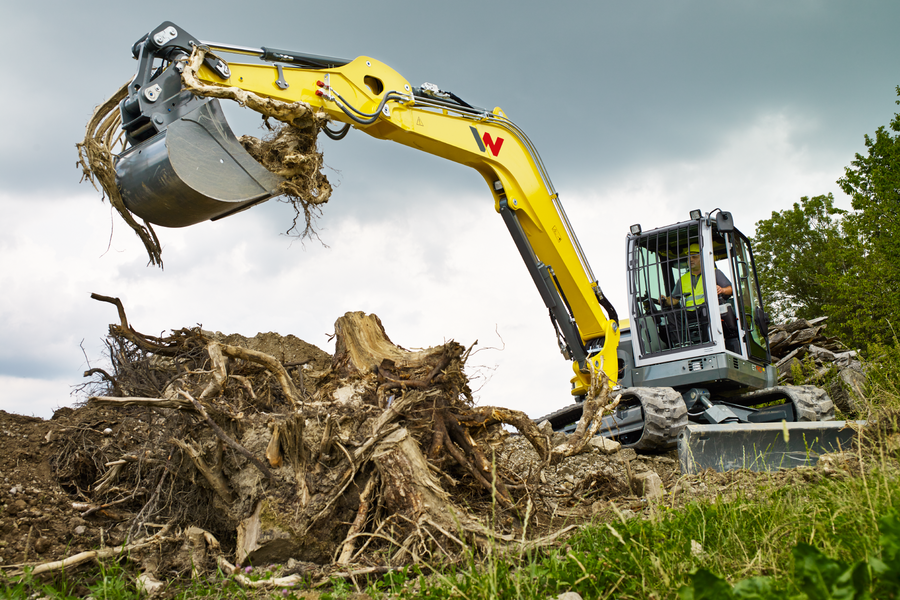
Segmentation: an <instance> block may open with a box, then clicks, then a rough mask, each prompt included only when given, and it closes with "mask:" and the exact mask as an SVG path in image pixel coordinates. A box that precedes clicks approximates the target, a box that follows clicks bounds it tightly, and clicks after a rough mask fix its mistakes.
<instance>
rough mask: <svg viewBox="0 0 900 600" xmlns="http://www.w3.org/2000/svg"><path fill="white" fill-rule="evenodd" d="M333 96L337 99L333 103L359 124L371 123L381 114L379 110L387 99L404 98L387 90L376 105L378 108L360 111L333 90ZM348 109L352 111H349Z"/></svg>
mask: <svg viewBox="0 0 900 600" xmlns="http://www.w3.org/2000/svg"><path fill="white" fill-rule="evenodd" d="M335 98H337V99H338V100H336V101H335V104H337V105H338V107H340V109H341V110H342V111H344V114H345V115H347V116H348V117H350V118H351V119H353V121H355V122H356V123H359V124H360V125H371V124H372V123H374V122H375V121H376V120H377V119H378V117H379V116H380V115H381V110H382V109H383V108H384V105H385V104H387V101H388V100H403V99H404V98H405V96H401V95H399V94H395V92H388V93H387V94H385V96H384V99H382V101H381V104H379V105H378V110H377V111H375V112H374V113H364V112H361V111H360V110H359V109H357V108H354V107H353V106H351V105H350V104H349V103H348V102H347V101H346V100H344V99H343V98H341V96H340V95H339V94H338V93H337V92H335ZM350 111H353V112H350ZM354 113H356V114H354ZM357 115H361V116H364V117H368V118H366V119H361V118H360V117H359V116H357Z"/></svg>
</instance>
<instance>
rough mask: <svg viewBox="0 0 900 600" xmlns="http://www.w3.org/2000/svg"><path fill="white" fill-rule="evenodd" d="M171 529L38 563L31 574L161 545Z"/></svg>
mask: <svg viewBox="0 0 900 600" xmlns="http://www.w3.org/2000/svg"><path fill="white" fill-rule="evenodd" d="M171 530H172V528H171V525H167V526H166V527H164V528H163V529H162V530H160V531H159V532H158V533H156V534H155V535H152V536H150V537H148V538H144V539H141V540H138V541H136V542H133V543H131V544H128V545H125V546H121V547H115V548H103V549H100V550H91V551H89V552H79V553H78V554H75V555H74V556H70V557H68V558H65V559H63V560H55V561H52V562H48V563H42V564H39V565H36V566H35V567H34V568H32V569H31V575H32V576H37V575H41V574H42V573H47V572H49V571H57V570H60V569H70V568H72V567H74V566H77V565H80V564H82V563H85V562H88V561H90V560H101V559H104V558H110V557H113V556H123V555H127V554H128V553H129V552H134V551H136V550H141V549H144V548H147V547H148V546H151V545H159V544H161V543H163V542H164V541H165V540H166V539H167V536H168V535H169V533H170V532H171ZM9 574H10V575H12V576H19V575H22V574H24V571H11V572H10V573H9Z"/></svg>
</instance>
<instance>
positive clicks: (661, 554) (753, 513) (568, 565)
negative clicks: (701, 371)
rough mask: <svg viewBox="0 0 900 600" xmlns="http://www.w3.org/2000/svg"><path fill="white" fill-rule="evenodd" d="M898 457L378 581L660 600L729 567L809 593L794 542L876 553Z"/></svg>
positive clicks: (449, 591)
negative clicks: (858, 471)
mask: <svg viewBox="0 0 900 600" xmlns="http://www.w3.org/2000/svg"><path fill="white" fill-rule="evenodd" d="M895 458H896V457H895ZM895 464H896V462H895V461H894V460H892V459H888V457H884V458H883V459H881V460H879V461H878V465H877V467H876V469H875V470H873V471H871V472H869V473H867V474H866V475H865V476H864V477H853V478H847V479H840V480H832V479H822V480H820V481H817V482H812V483H804V484H802V485H788V486H782V487H777V486H775V485H774V484H775V482H776V480H775V478H774V477H773V478H772V486H771V488H770V489H765V488H764V489H756V490H753V491H752V494H753V496H752V497H749V496H748V495H747V494H744V493H742V492H740V491H735V492H733V493H732V494H731V495H730V496H729V497H728V498H725V497H721V496H720V497H717V498H714V499H711V500H704V501H697V502H692V503H690V504H688V505H687V506H684V507H682V508H679V509H667V508H665V507H660V508H659V509H658V510H657V513H656V516H655V517H653V518H650V519H646V520H643V519H637V518H632V519H624V518H620V519H618V520H617V521H615V522H610V523H596V524H592V525H590V526H587V527H585V528H584V529H582V530H580V531H579V532H578V533H577V534H576V535H574V536H573V537H571V538H570V539H569V540H568V541H567V543H566V545H565V546H564V547H563V548H561V549H557V550H553V551H549V552H542V553H534V554H529V555H526V556H522V557H519V556H506V555H496V556H493V557H491V558H490V559H488V560H486V561H480V560H478V559H476V558H472V557H470V560H469V564H468V565H464V568H462V569H457V570H450V571H447V572H444V573H442V574H439V575H430V576H428V577H425V578H420V579H418V580H417V581H414V580H413V578H412V575H413V574H412V573H410V574H408V575H407V576H406V577H396V576H395V578H394V580H392V581H386V582H385V583H384V584H383V585H382V586H379V587H380V590H381V591H382V592H383V593H385V594H395V595H398V596H400V597H402V598H469V599H487V598H500V599H504V598H510V599H513V598H547V597H555V596H556V595H557V594H560V593H562V592H567V591H574V592H577V593H579V594H581V596H582V597H583V598H622V599H626V598H659V599H662V598H677V597H679V596H678V590H679V588H682V587H683V586H689V584H691V581H692V579H693V578H696V577H697V575H693V576H692V573H696V572H698V571H699V572H700V576H701V577H702V576H703V574H704V573H708V574H710V575H712V574H718V575H720V576H721V575H727V577H724V578H723V580H722V583H723V584H725V583H726V582H728V587H729V589H730V585H731V584H733V583H735V582H738V581H741V580H744V579H747V578H750V577H755V576H765V577H767V578H768V580H767V581H768V585H769V586H770V587H771V588H772V589H774V590H776V592H777V594H776V595H775V596H771V597H772V598H776V597H778V598H787V597H797V598H806V597H807V596H804V595H803V593H804V588H805V587H808V582H806V580H805V579H804V577H805V575H804V574H803V573H798V572H797V570H796V569H795V562H796V561H795V548H797V547H798V545H801V546H802V547H805V546H804V545H809V546H810V547H812V548H813V549H815V550H816V551H818V552H819V553H820V555H821V557H822V561H824V560H825V558H827V559H828V560H832V561H833V562H834V563H835V564H838V565H844V564H846V565H852V564H854V563H857V562H858V561H860V560H864V559H867V558H870V557H874V558H879V557H881V556H882V554H883V546H882V544H881V543H880V540H879V519H880V518H881V517H883V516H885V515H888V514H890V513H892V512H893V511H896V510H897V509H898V508H900V483H898V481H897V473H896V471H895V469H894V467H893V466H892V465H895ZM763 481H764V482H765V480H763ZM822 561H820V562H822ZM822 564H825V563H824V562H823V563H822ZM835 568H837V567H835ZM716 579H718V578H716ZM756 583H758V581H757V582H756ZM744 585H745V586H746V585H747V584H744ZM873 586H874V584H871V585H869V587H870V588H871V589H875V587H873ZM690 597H694V596H690ZM696 597H698V598H700V597H706V596H696ZM710 597H712V596H710ZM721 597H722V598H726V597H728V596H721ZM759 597H760V598H762V596H759ZM765 597H767V598H768V596H765ZM808 597H809V598H817V597H816V596H808ZM825 597H826V596H823V598H825ZM827 597H828V598H830V597H831V596H827ZM835 597H839V596H835ZM842 597H847V598H850V597H856V596H842ZM859 597H862V596H859ZM876 597H878V596H876ZM881 597H887V596H881Z"/></svg>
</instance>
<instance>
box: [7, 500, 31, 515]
mask: <svg viewBox="0 0 900 600" xmlns="http://www.w3.org/2000/svg"><path fill="white" fill-rule="evenodd" d="M26 508H28V504H26V503H25V501H24V500H21V499H19V500H16V501H15V502H13V503H12V504H10V505H9V508H7V509H6V511H7V512H8V513H9V514H11V515H13V516H15V515H17V514H19V513H20V512H22V511H23V510H25V509H26Z"/></svg>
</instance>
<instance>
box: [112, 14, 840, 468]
mask: <svg viewBox="0 0 900 600" xmlns="http://www.w3.org/2000/svg"><path fill="white" fill-rule="evenodd" d="M198 47H200V48H202V49H203V50H204V51H206V54H205V58H204V61H203V64H202V66H201V67H200V68H199V69H198V70H197V78H198V79H199V80H200V81H202V82H203V83H204V84H207V85H215V86H223V87H231V88H237V89H240V90H244V91H247V92H252V93H254V94H257V95H259V96H262V97H266V98H272V99H276V100H281V101H284V102H291V103H306V104H308V105H309V106H311V107H312V108H313V109H314V110H316V111H321V112H323V113H325V114H326V115H327V117H328V119H329V122H330V123H331V124H335V125H336V128H332V127H331V126H326V127H325V128H324V132H325V133H326V135H328V136H329V137H331V138H333V139H340V138H342V137H344V135H345V134H346V133H347V131H348V130H349V129H351V128H352V129H356V130H359V131H361V132H363V133H366V134H368V135H371V136H373V137H375V138H379V139H384V140H392V141H394V142H397V143H400V144H403V145H405V146H409V147H411V148H414V149H416V150H421V151H424V152H428V153H430V154H434V155H436V156H439V157H442V158H446V159H448V160H451V161H454V162H457V163H460V164H463V165H467V166H469V167H472V168H473V169H475V170H476V171H478V173H480V174H481V176H482V177H483V178H484V179H485V181H486V182H487V184H488V188H489V189H490V191H491V193H492V194H493V198H494V209H495V210H496V212H497V213H499V214H500V216H501V218H502V219H503V222H504V223H505V224H506V226H507V228H508V230H509V233H510V235H511V236H512V239H513V242H514V243H515V245H516V247H517V248H518V250H519V253H520V254H521V257H522V260H523V261H524V263H525V266H526V268H527V270H528V273H529V274H530V275H531V278H532V280H533V281H534V284H535V286H536V287H537V289H538V292H539V294H540V295H541V298H542V299H543V301H544V304H545V306H546V308H547V310H548V312H549V316H550V321H551V323H552V326H553V328H554V331H555V333H556V337H557V341H558V344H559V347H560V351H561V353H562V354H563V356H564V357H565V358H566V359H567V360H570V361H571V362H572V367H573V376H572V378H571V395H572V396H573V397H574V400H575V402H574V403H572V404H571V405H570V406H568V407H566V408H564V409H562V410H559V411H556V412H555V413H552V414H550V415H547V416H546V417H543V418H542V419H544V418H545V419H547V420H549V421H550V422H551V425H552V426H553V427H554V428H555V429H558V430H565V429H566V428H567V427H568V428H571V427H573V426H574V423H576V422H577V420H578V419H579V418H580V416H581V412H582V410H581V409H582V406H583V404H582V403H581V402H580V401H583V399H584V397H585V395H586V394H587V393H589V391H590V389H591V385H592V381H596V380H598V378H601V377H602V376H604V375H605V377H606V378H607V380H608V382H609V385H611V386H615V390H616V391H615V394H616V395H618V396H619V404H618V406H617V408H616V409H615V410H614V411H613V412H612V413H611V414H609V415H607V416H605V417H604V420H603V425H602V431H603V435H605V436H607V437H611V438H614V439H617V440H618V441H620V442H621V443H622V444H624V445H626V446H629V447H633V448H635V449H638V450H648V451H653V450H660V449H665V448H670V447H672V445H673V444H675V443H676V441H677V439H678V438H679V436H680V435H681V434H682V432H683V430H684V429H685V428H686V426H687V425H688V424H689V423H705V424H715V425H732V426H734V427H738V428H740V427H744V428H746V427H752V426H754V425H756V424H767V423H768V424H782V425H783V424H786V423H791V424H793V423H798V422H802V421H806V422H814V421H827V420H829V419H832V418H833V413H834V407H833V404H832V402H831V400H830V399H829V398H828V396H827V394H825V392H823V391H822V390H819V389H816V388H813V387H808V386H797V387H793V386H778V385H776V372H775V369H774V367H773V365H772V364H771V363H772V360H771V355H770V352H769V347H768V342H767V335H766V334H767V325H768V319H767V316H766V313H765V311H764V308H763V299H762V294H761V291H760V288H759V283H758V280H757V276H756V269H755V265H754V262H753V252H752V248H751V244H750V240H749V239H748V238H747V237H746V236H745V235H744V234H742V233H741V232H740V231H739V230H738V229H737V228H736V227H735V226H734V222H733V218H732V215H731V213H729V212H726V211H722V210H720V209H715V210H713V211H710V212H708V213H703V212H701V211H700V210H696V211H692V212H691V213H690V215H689V218H688V219H686V220H685V221H683V222H680V223H676V224H672V225H667V226H664V227H658V228H654V229H652V230H648V231H646V232H645V231H643V230H642V227H641V226H640V225H634V226H632V227H631V230H630V232H629V233H628V234H627V236H626V274H627V292H628V312H629V319H628V320H627V321H625V320H622V321H620V318H619V315H618V313H617V311H616V309H615V308H614V307H613V305H612V303H611V302H610V301H609V299H608V298H607V297H606V296H605V295H604V293H603V291H602V290H601V287H600V284H599V282H598V280H597V278H596V277H595V276H594V274H593V272H592V270H591V267H590V265H589V263H588V260H587V258H586V257H585V255H584V253H583V251H582V248H581V246H580V244H579V242H578V239H577V237H576V236H575V232H574V230H573V227H572V225H571V223H570V221H569V219H568V218H567V216H566V213H565V211H564V210H563V207H562V204H561V203H560V200H559V196H558V194H557V193H556V191H555V190H554V188H553V184H552V183H551V182H550V178H549V176H548V174H547V172H546V170H545V168H544V165H543V163H542V162H541V159H540V157H539V155H538V153H537V150H536V149H535V147H534V145H533V144H532V143H531V141H530V140H529V139H528V136H527V135H526V134H525V133H524V132H523V131H522V130H521V129H520V128H519V127H517V126H516V125H515V124H514V123H513V122H512V121H511V120H510V119H509V118H507V116H506V115H505V114H504V112H503V110H501V109H500V108H494V109H493V110H486V109H483V108H478V107H477V106H475V105H472V104H470V103H468V102H466V101H464V100H463V99H462V98H460V97H458V96H457V95H455V94H454V93H452V92H448V91H444V90H442V89H440V88H439V87H438V86H436V85H433V84H429V83H425V84H423V85H421V86H420V87H415V86H413V85H411V84H410V83H409V82H408V81H407V80H406V79H405V78H404V77H402V76H401V75H400V74H399V73H397V72H396V71H395V70H393V69H392V68H390V67H389V66H387V65H385V64H384V63H381V62H379V61H377V60H375V59H373V58H369V57H365V56H363V57H358V58H356V59H353V60H345V59H340V58H334V57H328V56H321V55H315V54H307V53H302V52H295V51H289V50H282V49H276V48H271V47H259V48H256V47H245V46H236V45H229V44H222V43H215V42H209V41H200V40H199V39H197V38H195V37H193V36H192V35H191V34H189V33H188V32H186V31H185V30H183V29H182V28H180V27H179V26H177V25H175V24H174V23H171V22H164V23H162V24H161V25H159V26H158V27H156V28H155V29H153V30H151V31H150V32H149V33H148V34H146V35H144V36H143V37H141V38H140V39H139V40H138V41H137V42H136V43H135V44H134V46H133V47H132V54H133V56H134V58H135V59H136V60H137V62H138V69H137V74H136V75H135V77H134V79H133V80H132V82H131V83H130V85H129V86H128V95H127V97H125V98H124V99H123V100H122V101H121V103H120V104H119V110H120V113H121V117H122V128H123V130H124V133H125V138H126V140H127V145H126V146H127V147H126V148H125V150H124V151H123V152H122V153H121V154H120V155H118V157H117V158H116V183H117V185H118V187H119V190H120V193H121V195H122V198H123V200H124V203H125V205H126V206H127V207H128V209H129V210H130V211H131V212H133V213H134V214H135V215H137V216H139V217H141V218H143V219H145V220H146V221H148V222H150V223H153V224H157V225H161V226H165V227H185V226H190V225H193V224H196V223H199V222H202V221H205V220H208V219H212V220H216V219H221V218H224V217H226V216H229V215H233V214H235V213H237V212H240V211H243V210H246V209H248V208H249V207H251V206H253V205H256V204H258V203H260V202H263V201H265V200H268V199H269V198H272V197H273V196H276V195H278V186H279V184H280V182H281V178H280V176H278V175H276V174H274V173H272V172H270V171H269V170H267V169H266V168H264V167H263V166H262V165H260V164H259V163H257V162H256V161H255V160H254V159H253V158H252V157H251V156H250V155H249V154H248V153H247V152H246V151H245V150H244V148H243V147H242V146H241V144H240V143H239V142H238V141H237V139H236V137H235V135H234V133H233V132H232V130H231V128H230V127H229V125H228V123H227V121H226V119H225V116H224V113H223V111H222V107H221V105H220V103H219V100H218V99H215V98H210V97H201V96H199V95H195V94H193V93H191V92H190V91H189V90H187V89H186V88H185V85H184V83H183V80H182V71H183V70H184V69H185V66H186V64H187V61H188V58H189V57H190V56H191V54H192V52H193V51H194V49H195V48H198ZM225 55H229V56H230V55H239V56H242V57H245V58H244V60H246V57H252V58H253V59H254V60H253V61H252V62H236V61H226V60H225V59H224V58H222V57H223V56H225ZM722 275H724V277H725V279H726V280H727V283H728V284H729V285H727V286H722V288H723V289H726V290H728V293H725V294H720V293H718V291H719V290H718V288H717V285H716V284H717V283H718V281H717V280H720V279H721V276H722ZM688 278H689V279H690V283H685V282H686V281H687V280H688ZM723 283H725V281H723ZM713 299H716V301H713ZM623 325H624V326H623ZM784 426H785V427H786V426H787V425H784Z"/></svg>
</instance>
